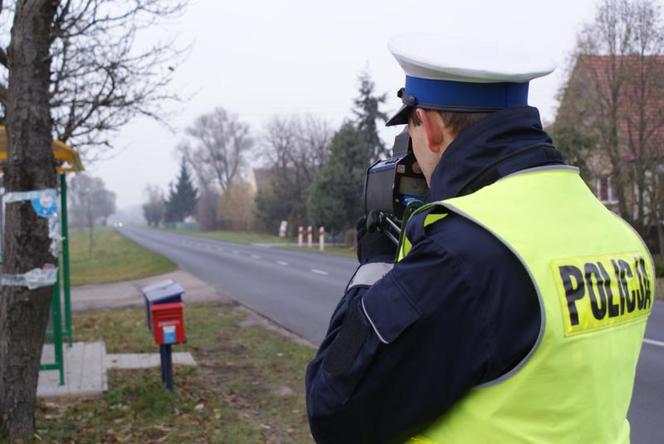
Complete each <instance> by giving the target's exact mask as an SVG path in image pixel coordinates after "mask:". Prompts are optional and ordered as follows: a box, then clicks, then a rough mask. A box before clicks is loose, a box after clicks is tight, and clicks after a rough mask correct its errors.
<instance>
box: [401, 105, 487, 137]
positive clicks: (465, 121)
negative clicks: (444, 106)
mask: <svg viewBox="0 0 664 444" xmlns="http://www.w3.org/2000/svg"><path fill="white" fill-rule="evenodd" d="M438 114H440V117H442V118H443V122H444V123H445V126H446V127H448V128H449V129H450V132H451V133H452V136H453V137H456V136H458V135H459V133H460V132H461V131H463V130H465V129H466V128H468V127H470V126H472V125H474V124H476V123H477V122H479V121H480V120H482V119H483V118H485V117H486V116H488V115H489V114H491V113H460V112H452V111H438ZM409 120H410V122H412V123H413V125H415V126H420V125H421V124H422V121H421V120H420V119H419V117H417V114H416V113H415V108H414V109H413V110H412V111H411V112H410V118H409Z"/></svg>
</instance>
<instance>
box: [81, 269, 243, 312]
mask: <svg viewBox="0 0 664 444" xmlns="http://www.w3.org/2000/svg"><path fill="white" fill-rule="evenodd" d="M165 279H173V280H174V281H176V282H177V283H179V284H180V285H181V286H182V288H184V289H185V294H184V298H183V301H184V303H185V304H191V303H198V302H222V303H224V302H225V303H231V302H232V299H230V298H229V297H228V296H226V295H224V294H222V293H221V292H220V291H219V290H217V289H215V288H213V287H211V286H210V285H208V284H206V283H205V282H203V281H201V280H200V279H198V278H197V277H195V276H194V275H192V274H190V273H187V272H186V271H182V270H177V271H173V272H171V273H166V274H161V275H158V276H152V277H149V278H144V279H137V280H133V281H124V282H117V283H113V284H102V285H84V286H82V287H74V288H72V291H71V301H72V310H73V311H83V310H94V309H99V308H121V307H131V306H142V305H144V304H145V302H144V300H143V294H142V293H141V288H143V287H145V286H147V285H150V284H152V283H155V282H158V281H163V280H165Z"/></svg>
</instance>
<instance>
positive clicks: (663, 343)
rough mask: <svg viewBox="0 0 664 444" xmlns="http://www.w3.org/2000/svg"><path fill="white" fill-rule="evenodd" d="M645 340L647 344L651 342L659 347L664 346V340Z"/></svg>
mask: <svg viewBox="0 0 664 444" xmlns="http://www.w3.org/2000/svg"><path fill="white" fill-rule="evenodd" d="M643 342H645V343H646V344H650V345H656V346H657V347H664V342H662V341H655V340H654V339H648V338H644V339H643Z"/></svg>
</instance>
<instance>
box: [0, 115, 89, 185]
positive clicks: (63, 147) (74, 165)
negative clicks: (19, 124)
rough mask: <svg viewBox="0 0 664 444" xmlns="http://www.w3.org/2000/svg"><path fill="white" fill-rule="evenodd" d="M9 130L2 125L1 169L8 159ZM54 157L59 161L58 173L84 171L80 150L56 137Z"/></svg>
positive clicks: (0, 137)
mask: <svg viewBox="0 0 664 444" xmlns="http://www.w3.org/2000/svg"><path fill="white" fill-rule="evenodd" d="M7 144H8V142H7V132H6V130H5V127H4V126H3V125H0V170H2V168H3V165H4V163H5V162H6V161H7ZM51 148H52V149H53V157H55V161H56V162H57V166H56V170H57V172H58V173H73V172H78V171H83V163H82V162H81V157H80V156H79V154H78V152H77V151H76V150H75V149H73V148H72V147H70V146H69V145H67V144H65V143H64V142H61V141H60V140H57V139H54V140H53V141H52V142H51Z"/></svg>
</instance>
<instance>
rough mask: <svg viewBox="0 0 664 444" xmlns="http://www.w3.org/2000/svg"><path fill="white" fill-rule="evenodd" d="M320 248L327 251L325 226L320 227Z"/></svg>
mask: <svg viewBox="0 0 664 444" xmlns="http://www.w3.org/2000/svg"><path fill="white" fill-rule="evenodd" d="M318 248H319V249H320V251H325V227H320V228H318Z"/></svg>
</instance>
